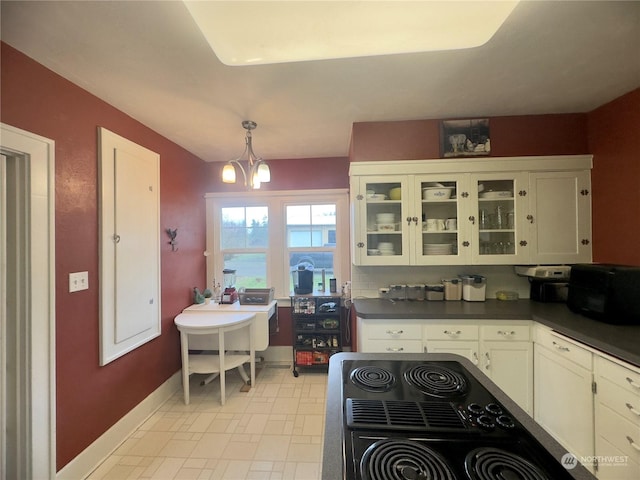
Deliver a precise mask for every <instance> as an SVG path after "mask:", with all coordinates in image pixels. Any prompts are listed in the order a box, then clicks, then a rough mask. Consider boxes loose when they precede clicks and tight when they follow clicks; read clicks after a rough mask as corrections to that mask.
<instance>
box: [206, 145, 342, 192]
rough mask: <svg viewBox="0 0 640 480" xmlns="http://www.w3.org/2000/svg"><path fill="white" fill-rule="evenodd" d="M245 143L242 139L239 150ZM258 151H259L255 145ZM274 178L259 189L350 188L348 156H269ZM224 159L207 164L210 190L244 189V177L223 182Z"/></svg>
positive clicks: (230, 190) (233, 190) (232, 190)
mask: <svg viewBox="0 0 640 480" xmlns="http://www.w3.org/2000/svg"><path fill="white" fill-rule="evenodd" d="M241 146H242V144H241V143H240V142H239V147H238V148H239V149H240V147H241ZM256 150H258V149H257V148H256ZM268 163H269V169H270V170H271V181H270V182H269V183H264V184H262V185H261V186H260V190H265V191H269V190H313V189H328V188H349V159H348V158H347V157H330V158H299V159H296V158H294V159H282V160H278V159H269V162H268ZM224 165H225V164H224V163H222V162H212V163H210V164H209V165H208V168H209V173H208V174H207V178H208V179H209V184H208V188H209V190H208V191H210V192H237V191H241V190H242V189H243V188H244V187H243V186H242V183H241V182H242V176H239V177H238V179H237V181H238V183H236V184H227V183H222V180H221V178H222V168H223V167H224Z"/></svg>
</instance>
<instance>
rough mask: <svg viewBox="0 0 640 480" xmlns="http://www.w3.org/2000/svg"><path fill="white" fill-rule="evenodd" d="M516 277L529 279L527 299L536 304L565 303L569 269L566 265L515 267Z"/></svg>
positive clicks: (567, 291)
mask: <svg viewBox="0 0 640 480" xmlns="http://www.w3.org/2000/svg"><path fill="white" fill-rule="evenodd" d="M516 273H517V274H518V275H521V276H524V277H529V284H530V288H529V298H530V299H531V300H534V301H536V302H544V303H548V302H566V301H567V297H568V293H569V276H570V273H571V267H569V266H567V265H537V266H530V265H526V266H516Z"/></svg>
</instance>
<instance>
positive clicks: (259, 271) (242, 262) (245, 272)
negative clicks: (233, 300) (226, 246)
mask: <svg viewBox="0 0 640 480" xmlns="http://www.w3.org/2000/svg"><path fill="white" fill-rule="evenodd" d="M223 258H224V268H225V269H226V268H230V269H233V270H235V271H236V285H235V286H236V287H237V288H240V287H245V288H266V287H267V255H266V254H265V253H233V254H225V255H224V257H223ZM219 278H220V283H221V284H222V272H220V276H219ZM216 281H218V280H217V278H216Z"/></svg>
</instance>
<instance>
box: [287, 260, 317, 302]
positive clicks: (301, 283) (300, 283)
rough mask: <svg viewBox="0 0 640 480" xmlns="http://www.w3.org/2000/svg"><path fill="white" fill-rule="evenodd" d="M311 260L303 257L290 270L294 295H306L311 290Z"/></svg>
mask: <svg viewBox="0 0 640 480" xmlns="http://www.w3.org/2000/svg"><path fill="white" fill-rule="evenodd" d="M313 266H314V265H313V260H311V259H310V258H309V257H303V258H302V259H301V260H300V262H299V263H298V264H297V265H296V267H295V269H294V270H292V271H291V277H292V281H293V291H294V293H295V294H296V295H307V294H309V293H312V292H313Z"/></svg>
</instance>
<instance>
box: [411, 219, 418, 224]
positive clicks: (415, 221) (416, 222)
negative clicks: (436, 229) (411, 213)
mask: <svg viewBox="0 0 640 480" xmlns="http://www.w3.org/2000/svg"><path fill="white" fill-rule="evenodd" d="M412 220H413V223H415V224H416V225H417V224H418V217H413V218H412Z"/></svg>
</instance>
